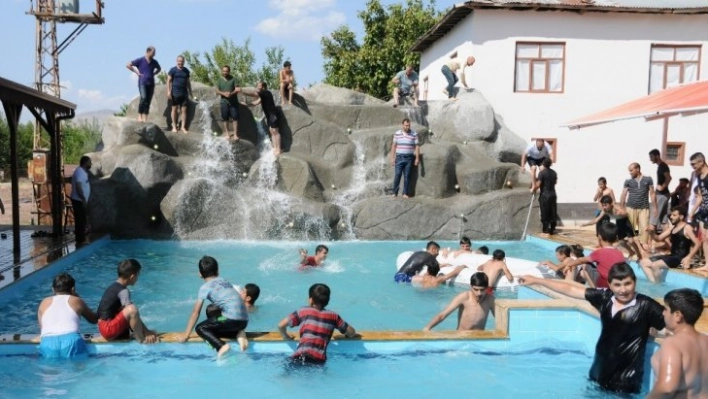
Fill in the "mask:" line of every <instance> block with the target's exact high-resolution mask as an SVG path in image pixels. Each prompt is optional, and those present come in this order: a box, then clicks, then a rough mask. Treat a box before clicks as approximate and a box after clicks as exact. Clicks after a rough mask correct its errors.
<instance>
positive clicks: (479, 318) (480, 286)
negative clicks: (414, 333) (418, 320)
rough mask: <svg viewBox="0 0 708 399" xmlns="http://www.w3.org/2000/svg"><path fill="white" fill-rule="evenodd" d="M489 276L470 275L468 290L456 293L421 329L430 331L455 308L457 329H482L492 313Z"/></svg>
mask: <svg viewBox="0 0 708 399" xmlns="http://www.w3.org/2000/svg"><path fill="white" fill-rule="evenodd" d="M487 288H489V278H488V277H487V275H486V274H484V273H482V272H477V273H475V274H473V275H472V277H470V290H469V291H468V292H463V293H461V294H459V295H457V296H456V297H455V298H454V299H453V300H452V302H450V304H449V305H447V307H446V308H445V309H444V310H443V311H442V312H440V313H439V314H437V315H436V316H435V317H433V319H432V320H430V323H428V325H426V326H425V327H424V328H423V331H430V330H431V329H432V328H433V327H435V326H437V325H438V324H440V323H441V322H442V321H443V320H445V318H447V316H449V315H450V313H452V312H453V311H454V310H455V309H457V329H458V330H484V326H485V325H486V324H487V317H489V313H490V312H491V313H492V315H494V296H492V295H487Z"/></svg>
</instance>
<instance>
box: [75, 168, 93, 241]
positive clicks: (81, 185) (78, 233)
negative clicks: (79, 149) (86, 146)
mask: <svg viewBox="0 0 708 399" xmlns="http://www.w3.org/2000/svg"><path fill="white" fill-rule="evenodd" d="M90 169H91V158H89V157H88V156H86V155H84V156H82V157H81V160H80V161H79V167H78V168H76V170H75V171H74V174H73V175H72V176H71V205H72V207H73V208H74V236H75V237H76V243H77V244H81V243H83V242H85V241H86V209H87V206H88V201H89V196H90V195H91V185H90V184H89V176H88V171H89V170H90Z"/></svg>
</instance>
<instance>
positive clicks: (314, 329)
mask: <svg viewBox="0 0 708 399" xmlns="http://www.w3.org/2000/svg"><path fill="white" fill-rule="evenodd" d="M330 295H331V291H330V289H329V287H328V286H326V285H325V284H313V285H312V286H311V287H310V291H309V299H308V302H309V305H310V306H306V307H302V308H300V309H299V310H296V311H295V312H293V313H292V314H290V315H289V316H288V317H286V318H284V319H283V320H281V321H280V323H278V331H280V335H281V336H282V337H283V339H284V340H289V341H292V340H294V339H295V337H293V336H292V335H289V334H288V333H287V327H297V326H299V325H302V326H301V327H300V342H299V343H298V345H297V349H295V353H293V355H292V357H291V360H292V361H293V362H296V363H301V364H324V363H325V362H326V361H327V345H329V341H330V340H331V339H332V333H334V330H335V329H337V330H339V332H341V333H342V334H344V335H345V336H347V337H349V338H353V337H355V336H356V330H354V327H352V326H350V325H349V324H348V323H347V322H346V321H344V320H343V319H342V318H341V317H340V316H339V315H338V314H337V313H335V312H332V311H331V310H325V307H326V306H327V305H328V304H329V298H330Z"/></svg>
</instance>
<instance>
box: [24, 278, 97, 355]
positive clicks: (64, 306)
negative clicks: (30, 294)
mask: <svg viewBox="0 0 708 399" xmlns="http://www.w3.org/2000/svg"><path fill="white" fill-rule="evenodd" d="M75 287H76V281H74V278H73V277H71V275H70V274H69V273H60V274H58V275H57V276H56V277H54V281H53V282H52V289H53V291H54V295H53V296H50V297H47V298H44V299H43V300H42V302H41V303H40V304H39V309H38V310H37V319H38V321H39V328H40V330H41V341H40V343H39V351H40V353H41V354H42V356H44V357H47V358H70V357H74V356H77V355H82V354H86V353H87V351H86V343H85V342H84V339H83V338H82V337H81V334H80V333H79V319H80V317H83V318H84V319H86V321H88V322H89V323H91V324H96V323H97V322H98V317H97V316H96V313H94V312H93V311H92V310H91V309H90V308H89V307H88V306H87V305H86V303H85V302H84V301H83V300H82V299H81V298H79V296H78V294H77V293H76V288H75Z"/></svg>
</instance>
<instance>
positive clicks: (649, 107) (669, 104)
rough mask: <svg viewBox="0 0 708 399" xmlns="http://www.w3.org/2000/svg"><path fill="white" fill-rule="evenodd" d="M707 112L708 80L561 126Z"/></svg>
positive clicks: (628, 103) (651, 118) (664, 91)
mask: <svg viewBox="0 0 708 399" xmlns="http://www.w3.org/2000/svg"><path fill="white" fill-rule="evenodd" d="M703 112H708V81H703V82H696V83H691V84H687V85H682V86H677V87H673V88H670V89H666V90H662V91H658V92H656V93H652V94H650V95H648V96H646V97H642V98H639V99H636V100H633V101H630V102H627V103H624V104H620V105H617V106H614V107H612V108H608V109H606V110H604V111H600V112H596V113H594V114H591V115H588V116H585V117H582V118H580V119H576V120H574V121H571V122H567V123H565V124H563V125H561V126H565V127H568V128H570V129H580V128H583V127H587V126H593V125H599V124H603V123H608V122H616V121H621V120H627V119H636V118H644V119H645V120H648V121H649V120H654V119H662V118H669V117H672V116H675V115H682V116H686V115H693V114H698V113H703Z"/></svg>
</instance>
